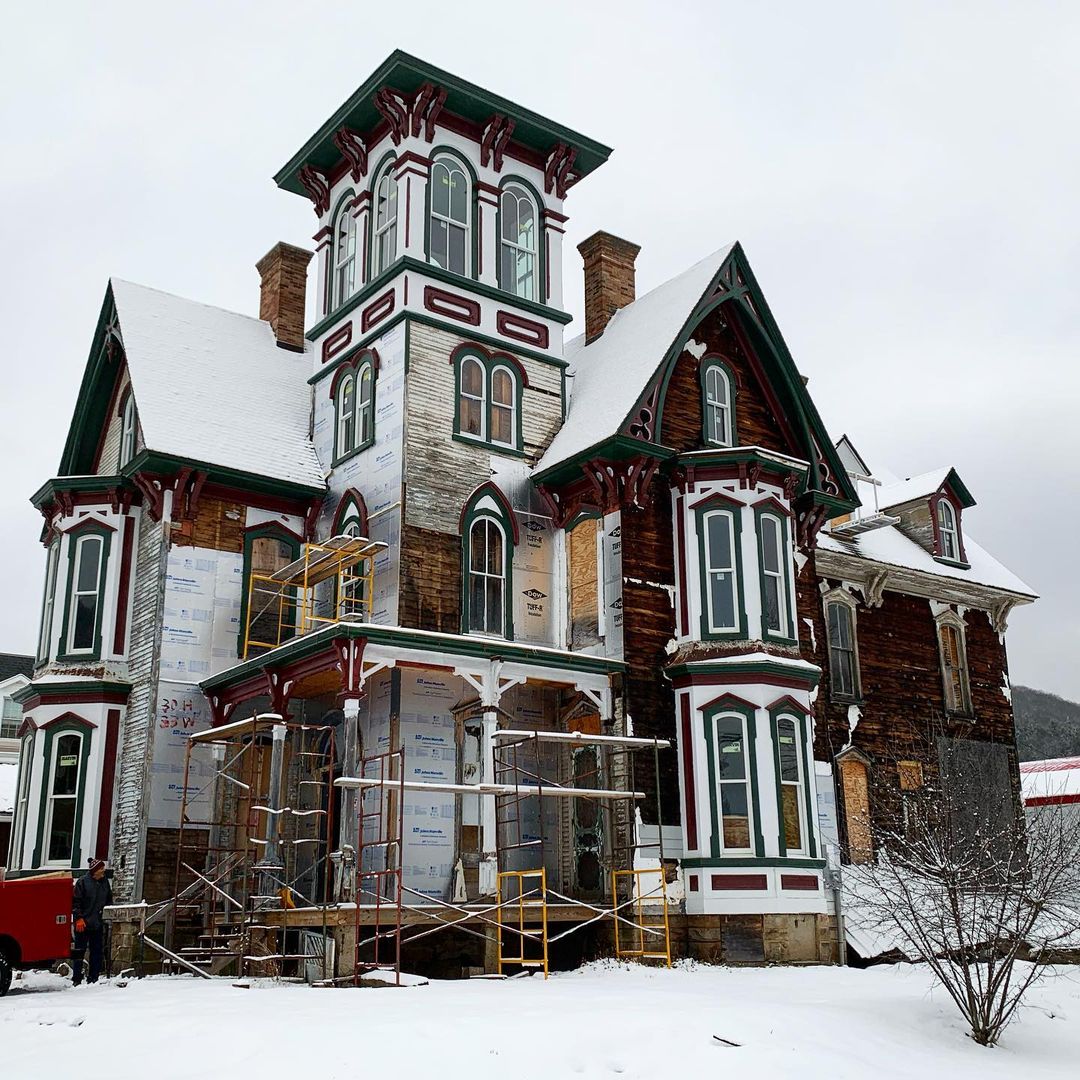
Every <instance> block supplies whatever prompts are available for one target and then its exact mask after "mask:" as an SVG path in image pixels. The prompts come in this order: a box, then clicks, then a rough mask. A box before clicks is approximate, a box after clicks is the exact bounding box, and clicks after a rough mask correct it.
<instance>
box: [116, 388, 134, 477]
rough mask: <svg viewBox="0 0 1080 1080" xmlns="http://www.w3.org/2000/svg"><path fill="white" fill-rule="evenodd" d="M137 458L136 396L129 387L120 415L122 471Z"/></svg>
mask: <svg viewBox="0 0 1080 1080" xmlns="http://www.w3.org/2000/svg"><path fill="white" fill-rule="evenodd" d="M134 456H135V395H134V394H133V393H132V392H131V387H130V386H129V387H128V391H127V397H126V398H125V399H124V407H123V409H122V410H121V413H120V465H119V467H120V468H121V469H122V468H123V467H124V466H125V465H126V464H127V463H128V462H129V461H130V460H131V459H132V458H133V457H134Z"/></svg>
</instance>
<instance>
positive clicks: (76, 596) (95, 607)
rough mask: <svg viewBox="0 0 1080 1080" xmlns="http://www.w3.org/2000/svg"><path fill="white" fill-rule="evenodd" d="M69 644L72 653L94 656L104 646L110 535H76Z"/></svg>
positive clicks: (70, 585)
mask: <svg viewBox="0 0 1080 1080" xmlns="http://www.w3.org/2000/svg"><path fill="white" fill-rule="evenodd" d="M69 544H70V545H71V547H70V549H69V550H70V560H71V563H70V573H69V577H68V607H67V620H66V623H67V625H66V631H67V633H66V635H65V638H66V646H67V653H68V654H69V655H86V656H90V655H94V654H96V653H97V652H98V649H99V647H100V645H101V616H102V599H103V597H102V593H103V591H104V584H105V568H106V555H107V550H108V545H107V540H106V537H105V536H103V535H102V534H101V533H97V532H94V533H89V532H84V533H82V534H81V535H77V536H72V537H71V538H70V540H69Z"/></svg>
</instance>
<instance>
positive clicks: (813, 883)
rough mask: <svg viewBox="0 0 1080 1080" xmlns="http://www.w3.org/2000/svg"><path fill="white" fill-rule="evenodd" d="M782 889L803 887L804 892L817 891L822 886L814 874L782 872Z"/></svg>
mask: <svg viewBox="0 0 1080 1080" xmlns="http://www.w3.org/2000/svg"><path fill="white" fill-rule="evenodd" d="M780 888H781V889H801V890H803V891H804V892H817V891H818V889H819V888H820V885H819V883H818V879H817V878H816V877H815V876H814V875H813V874H781V875H780Z"/></svg>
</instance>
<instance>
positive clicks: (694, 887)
mask: <svg viewBox="0 0 1080 1080" xmlns="http://www.w3.org/2000/svg"><path fill="white" fill-rule="evenodd" d="M687 880H688V882H689V885H690V891H691V892H697V891H698V876H697V874H689V875H687Z"/></svg>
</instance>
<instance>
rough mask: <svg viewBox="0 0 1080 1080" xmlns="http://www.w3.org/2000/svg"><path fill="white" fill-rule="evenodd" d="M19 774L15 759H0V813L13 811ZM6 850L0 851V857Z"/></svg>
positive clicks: (0, 857)
mask: <svg viewBox="0 0 1080 1080" xmlns="http://www.w3.org/2000/svg"><path fill="white" fill-rule="evenodd" d="M18 775H19V766H18V763H17V762H15V761H0V814H11V813H14V812H15V781H16V780H17V778H18ZM6 854H7V852H4V851H0V859H2V858H3V857H4V856H5V855H6Z"/></svg>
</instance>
